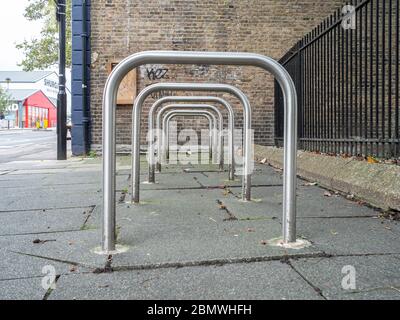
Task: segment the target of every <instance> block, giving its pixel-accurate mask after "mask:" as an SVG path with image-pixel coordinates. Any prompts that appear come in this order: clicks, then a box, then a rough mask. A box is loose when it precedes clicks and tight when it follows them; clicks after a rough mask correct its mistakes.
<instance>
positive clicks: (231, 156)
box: [148, 96, 235, 183]
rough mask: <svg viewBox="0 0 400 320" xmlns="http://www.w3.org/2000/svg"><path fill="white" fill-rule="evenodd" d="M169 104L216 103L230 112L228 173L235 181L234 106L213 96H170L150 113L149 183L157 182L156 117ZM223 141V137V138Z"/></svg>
mask: <svg viewBox="0 0 400 320" xmlns="http://www.w3.org/2000/svg"><path fill="white" fill-rule="evenodd" d="M167 102H215V103H219V104H221V105H222V106H223V107H225V108H226V109H227V110H228V149H229V150H228V159H230V161H229V162H228V171H229V180H235V154H234V148H235V144H234V127H235V113H234V111H233V108H232V106H231V105H230V104H229V103H228V102H227V101H226V100H224V99H222V98H219V97H211V96H179V97H178V96H169V97H163V98H161V99H159V100H157V101H156V102H155V103H154V104H153V105H152V107H151V108H150V111H149V127H148V131H149V149H148V150H149V183H154V182H155V167H156V161H155V160H154V145H153V143H154V132H153V129H154V121H153V119H154V117H155V112H156V111H157V108H158V107H160V106H161V105H162V104H163V103H167ZM221 138H222V140H223V136H222V137H221ZM158 141H160V139H158ZM157 167H158V168H157V169H158V171H159V172H160V171H161V163H159V161H157Z"/></svg>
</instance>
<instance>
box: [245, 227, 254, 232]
mask: <svg viewBox="0 0 400 320" xmlns="http://www.w3.org/2000/svg"><path fill="white" fill-rule="evenodd" d="M247 232H256V230H255V229H253V228H247Z"/></svg>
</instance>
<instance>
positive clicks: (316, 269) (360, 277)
mask: <svg viewBox="0 0 400 320" xmlns="http://www.w3.org/2000/svg"><path fill="white" fill-rule="evenodd" d="M291 264H292V265H293V266H294V268H295V269H296V270H297V271H298V272H300V273H301V274H302V275H303V276H305V277H306V278H307V279H308V280H309V281H310V282H311V283H312V284H313V285H314V286H316V287H318V288H319V289H321V291H322V294H323V295H324V297H326V298H327V299H335V300H336V299H351V300H353V299H354V300H360V299H368V300H370V299H374V300H381V299H396V300H400V273H399V264H400V255H378V256H350V257H332V258H318V259H299V260H294V261H292V262H291ZM345 266H351V267H354V270H355V286H356V288H355V289H347V290H346V289H343V287H342V281H343V278H344V277H345V276H346V275H348V274H349V271H348V270H347V269H345V270H344V273H342V270H343V268H344V267H345ZM346 270H347V271H346ZM345 283H347V284H348V283H349V282H348V281H345Z"/></svg>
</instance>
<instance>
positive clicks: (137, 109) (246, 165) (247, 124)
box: [131, 83, 253, 203]
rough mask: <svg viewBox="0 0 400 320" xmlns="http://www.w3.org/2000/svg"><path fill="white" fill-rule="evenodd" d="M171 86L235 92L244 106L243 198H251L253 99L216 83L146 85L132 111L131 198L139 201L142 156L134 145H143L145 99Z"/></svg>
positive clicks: (227, 86)
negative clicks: (251, 100) (141, 131)
mask: <svg viewBox="0 0 400 320" xmlns="http://www.w3.org/2000/svg"><path fill="white" fill-rule="evenodd" d="M172 90H184V91H214V92H226V93H230V94H232V95H234V96H236V97H237V98H238V99H239V100H240V102H241V104H242V105H243V108H244V119H243V127H244V133H243V135H244V138H243V173H242V175H243V179H242V188H243V190H242V198H243V200H246V201H250V200H251V173H252V170H253V162H252V158H253V155H252V141H251V107H250V102H249V100H248V99H247V97H246V95H245V94H244V93H243V92H242V91H241V90H239V89H238V88H236V87H234V86H231V85H227V84H217V83H156V84H153V85H150V86H148V87H146V88H144V89H143V90H142V91H141V92H140V93H139V95H138V96H137V98H136V100H135V103H134V107H133V108H134V110H133V112H132V125H133V128H134V130H132V150H133V152H132V157H133V159H132V163H133V165H132V175H131V179H132V193H131V196H132V202H134V203H138V202H139V193H140V190H139V187H140V181H139V172H140V158H139V156H140V155H139V151H138V152H136V150H135V148H139V147H140V136H137V135H140V129H141V128H140V117H141V112H142V108H143V104H144V101H145V100H146V98H147V97H148V96H149V95H151V94H152V93H155V92H159V91H172Z"/></svg>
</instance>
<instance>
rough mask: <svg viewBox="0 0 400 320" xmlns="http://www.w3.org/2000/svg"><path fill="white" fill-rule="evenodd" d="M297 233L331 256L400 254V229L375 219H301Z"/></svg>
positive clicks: (395, 225)
mask: <svg viewBox="0 0 400 320" xmlns="http://www.w3.org/2000/svg"><path fill="white" fill-rule="evenodd" d="M297 225H298V234H299V236H302V237H305V238H306V239H309V240H310V241H312V242H313V243H314V245H313V246H314V247H315V248H316V249H319V250H322V251H325V252H327V253H330V254H379V253H400V242H399V239H400V228H399V225H398V224H397V223H396V222H394V221H388V220H381V219H374V218H345V219H343V218H333V219H324V218H312V219H298V222H297Z"/></svg>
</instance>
